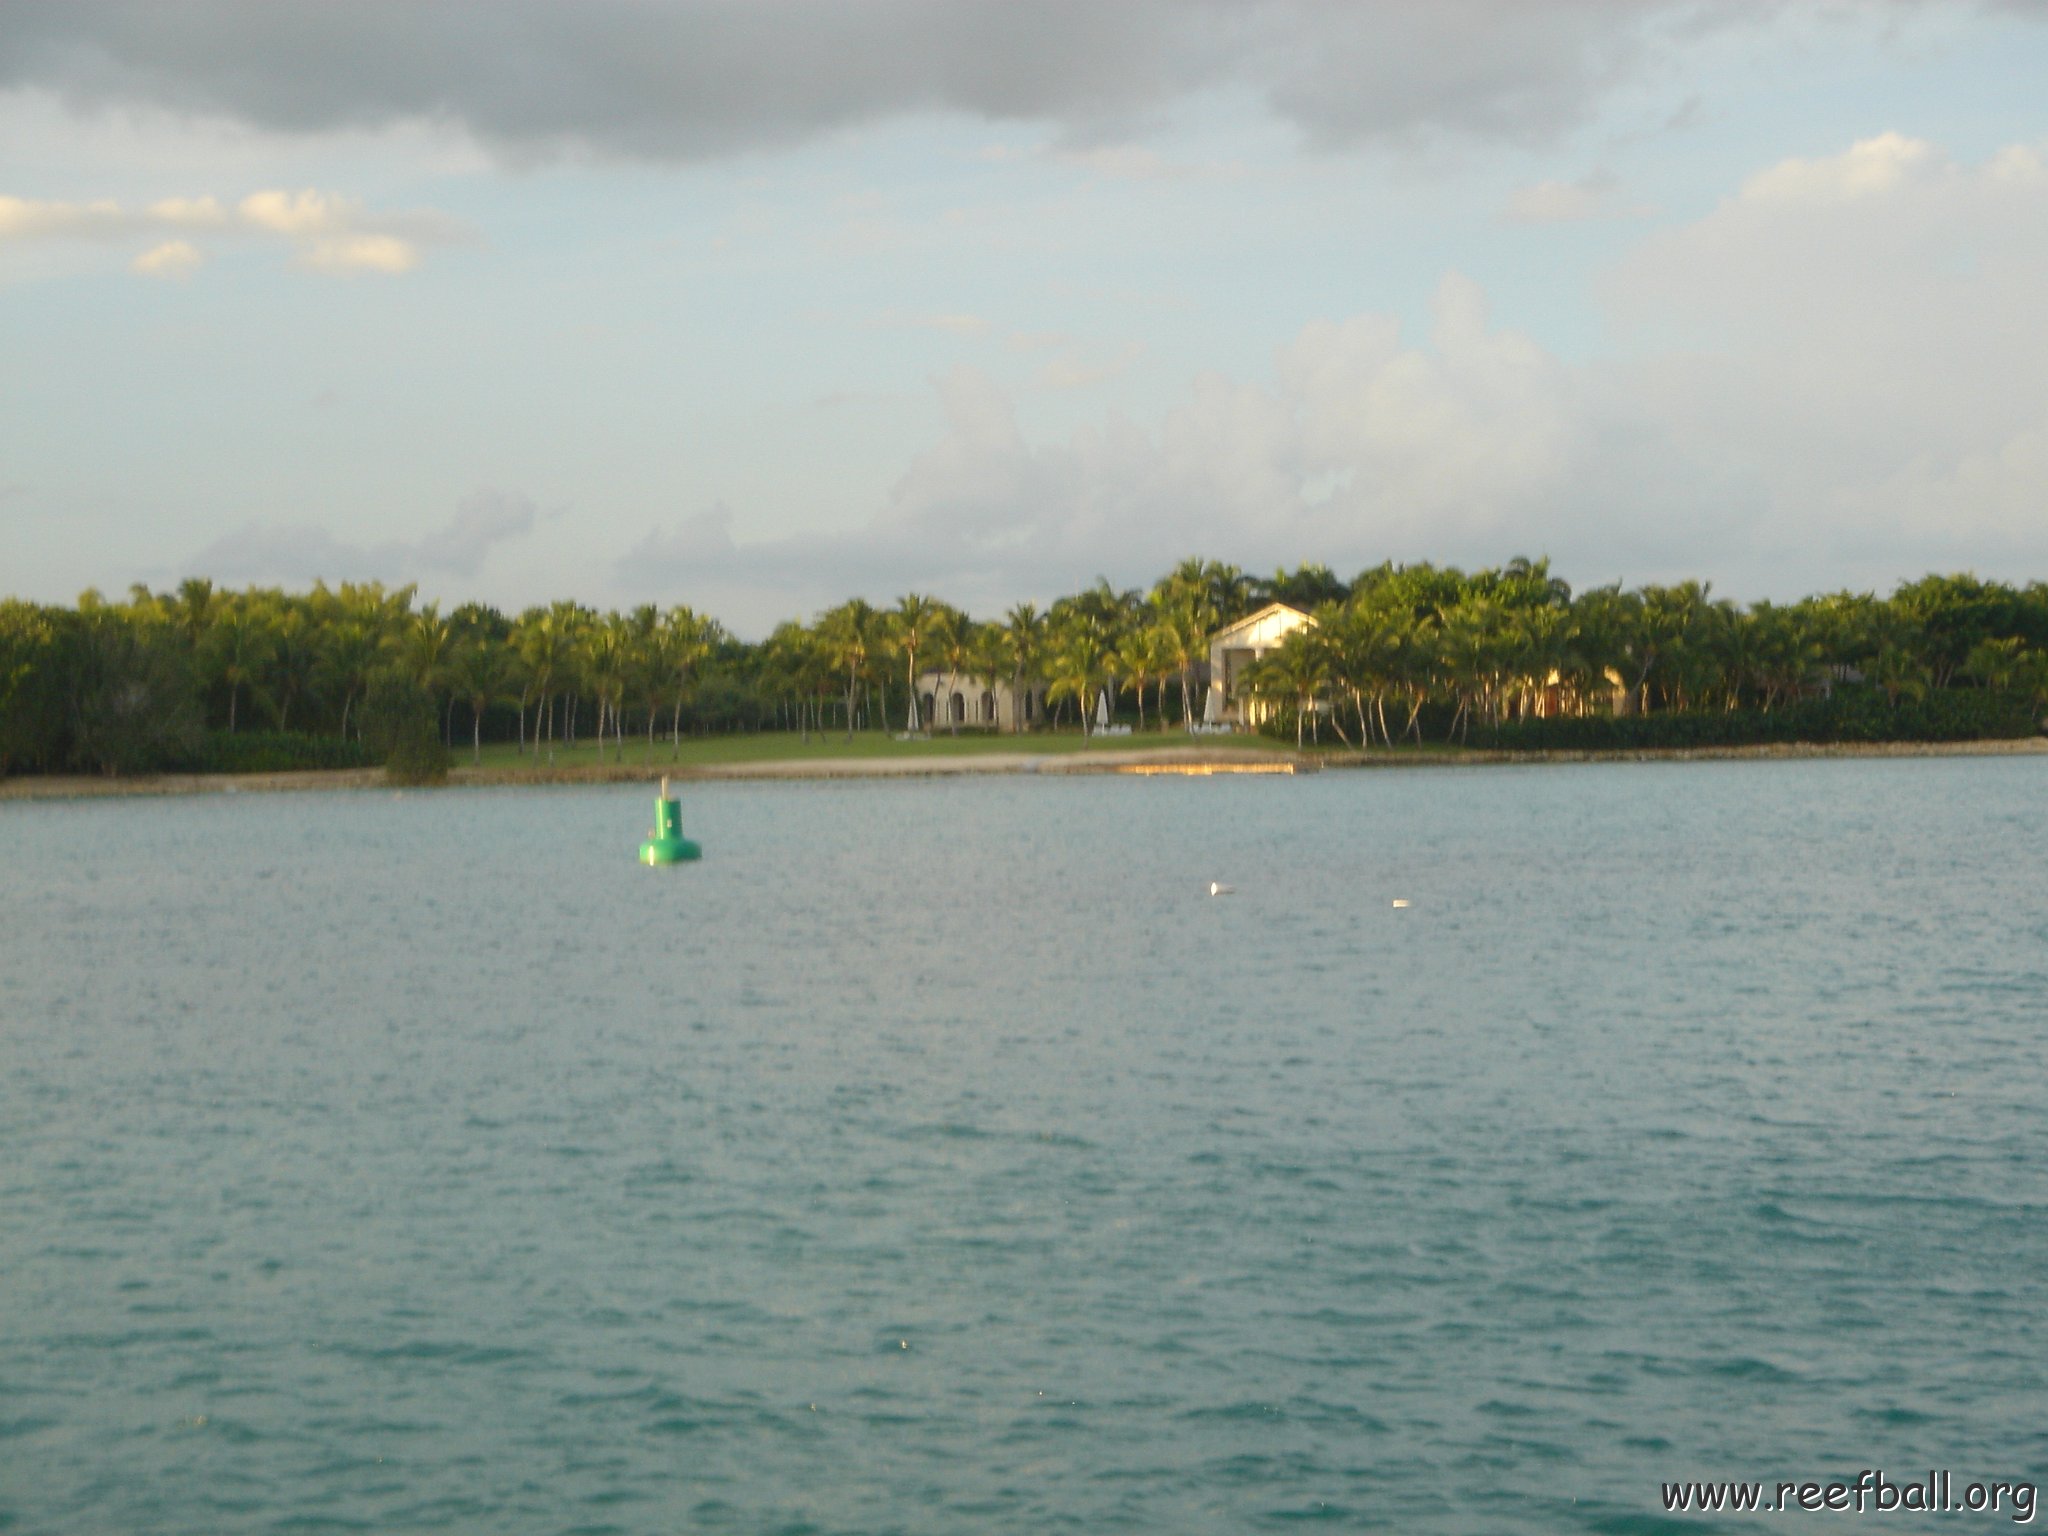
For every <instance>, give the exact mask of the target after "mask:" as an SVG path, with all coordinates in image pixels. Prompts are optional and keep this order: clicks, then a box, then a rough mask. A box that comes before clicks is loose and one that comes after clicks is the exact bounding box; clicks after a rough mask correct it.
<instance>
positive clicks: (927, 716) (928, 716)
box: [923, 694, 932, 725]
mask: <svg viewBox="0 0 2048 1536" xmlns="http://www.w3.org/2000/svg"><path fill="white" fill-rule="evenodd" d="M923 720H924V723H925V724H926V725H930V724H931V723H932V696H931V695H930V694H926V695H925V696H924V712H923Z"/></svg>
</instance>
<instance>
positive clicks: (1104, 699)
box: [1095, 688, 1109, 731]
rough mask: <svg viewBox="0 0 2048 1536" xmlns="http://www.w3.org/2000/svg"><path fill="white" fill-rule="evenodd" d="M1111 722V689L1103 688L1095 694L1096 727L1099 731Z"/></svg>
mask: <svg viewBox="0 0 2048 1536" xmlns="http://www.w3.org/2000/svg"><path fill="white" fill-rule="evenodd" d="M1108 724H1109V690H1108V689H1107V688H1105V689H1103V690H1102V692H1100V693H1098V694H1097V695H1095V728H1096V729H1097V730H1098V731H1099V730H1101V729H1102V728H1103V727H1104V726H1106V725H1108Z"/></svg>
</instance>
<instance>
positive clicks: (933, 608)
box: [889, 592, 945, 731]
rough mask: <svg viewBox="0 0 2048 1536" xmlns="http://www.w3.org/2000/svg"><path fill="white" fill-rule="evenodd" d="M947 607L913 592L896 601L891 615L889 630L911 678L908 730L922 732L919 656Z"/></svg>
mask: <svg viewBox="0 0 2048 1536" xmlns="http://www.w3.org/2000/svg"><path fill="white" fill-rule="evenodd" d="M944 606H945V605H944V604H942V603H940V602H938V601H936V600H935V599H932V598H929V597H926V596H925V595H924V594H922V593H920V592H911V593H908V594H906V595H905V596H903V597H899V598H898V599H897V600H896V609H895V611H894V612H893V613H891V614H890V615H889V627H890V630H891V631H892V633H893V635H894V638H895V641H896V644H897V645H898V646H900V647H901V648H902V651H903V655H904V668H905V672H906V674H907V675H908V677H909V679H910V689H909V692H910V709H909V713H908V721H909V723H908V724H907V726H906V727H905V729H907V730H911V731H915V730H917V729H918V716H917V653H918V650H919V648H920V647H922V646H923V645H924V643H925V639H926V636H927V635H928V634H929V633H930V631H931V627H932V623H933V620H934V619H936V618H937V616H938V614H939V612H940V610H941V609H942V608H943V607H944Z"/></svg>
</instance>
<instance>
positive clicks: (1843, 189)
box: [1742, 133, 1950, 203]
mask: <svg viewBox="0 0 2048 1536" xmlns="http://www.w3.org/2000/svg"><path fill="white" fill-rule="evenodd" d="M1948 169H1950V167H1949V165H1948V162H1947V161H1946V159H1945V158H1944V157H1942V156H1941V155H1940V154H1938V153H1937V152H1936V150H1935V148H1934V146H1933V145H1932V144H1929V143H1928V142H1927V141H1926V140H1924V139H1909V138H1907V137H1906V136H1905V135H1904V134H1900V133H1881V134H1879V135H1877V137H1875V138H1870V139H1864V140H1862V141H1861V142H1859V143H1856V144H1853V145H1851V146H1850V147H1849V148H1848V149H1847V150H1846V151H1844V152H1843V153H1842V154H1839V155H1831V156H1828V157H1826V158H1823V159H1819V160H1798V159H1794V160H1783V161H1780V162H1779V163H1778V164H1776V165H1774V166H1772V167H1771V168H1770V169H1769V170H1767V171H1760V172H1758V173H1757V174H1756V175H1754V176H1752V177H1750V179H1749V180H1748V181H1746V182H1744V183H1743V186H1742V197H1743V200H1744V201H1746V202H1758V203H1844V202H1851V201H1854V200H1855V199H1858V198H1865V197H1880V196H1883V195H1884V194H1886V193H1888V192H1893V191H1896V190H1898V188H1900V187H1901V186H1902V185H1904V184H1905V183H1906V182H1908V181H1911V180H1913V179H1915V178H1920V177H1926V176H1930V175H1934V174H1939V173H1941V172H1943V171H1946V170H1948Z"/></svg>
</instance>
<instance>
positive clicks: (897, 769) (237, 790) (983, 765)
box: [0, 736, 2048, 802]
mask: <svg viewBox="0 0 2048 1536" xmlns="http://www.w3.org/2000/svg"><path fill="white" fill-rule="evenodd" d="M2041 755H2048V737H2042V736H2033V737H2027V738H2023V739H2021V740H2017V741H1957V742H1912V741H1900V742H1875V743H1833V744H1801V743H1794V744H1784V743H1780V744H1773V745H1766V746H1753V747H1689V748H1673V749H1669V750H1663V751H1649V750H1641V751H1624V752H1477V751H1473V752H1458V753H1449V752H1446V753H1431V754H1427V755H1422V754H1414V753H1405V752H1400V753H1389V752H1384V751H1381V752H1317V753H1295V752H1290V751H1286V750H1283V749H1280V748H1274V747H1267V746H1264V745H1258V744H1253V743H1249V742H1247V743H1244V744H1241V745H1234V746H1221V745H1218V744H1215V743H1204V744H1202V745H1199V746H1187V747H1172V748H1163V749H1159V750H1153V751H1128V750H1126V751H1108V752H1060V753H1037V752H985V753H978V754H975V755H972V756H969V755H965V754H963V755H961V756H959V757H911V758H862V757H844V758H811V759H806V760H801V761H794V762H790V761H782V762H773V761H769V762H758V763H711V764H694V765H693V764H678V765H674V766H671V767H667V768H662V767H660V766H658V765H651V764H645V763H624V764H605V765H602V766H598V765H588V766H576V767H561V768H505V767H495V766H493V767H483V768H475V767H455V768H452V769H450V770H449V774H448V785H449V786H450V787H453V788H458V789H473V788H483V787H491V788H500V787H517V786H530V785H548V784H652V783H655V782H656V781H658V780H659V779H661V778H662V777H663V776H664V774H666V776H667V777H668V778H670V779H672V780H674V781H675V782H676V783H679V784H682V783H693V782H705V781H732V780H737V781H761V780H820V779H917V778H948V777H954V776H957V775H961V774H1005V773H1015V774H1021V773H1029V774H1049V775H1059V774H1104V773H1123V774H1132V775H1190V776H1206V775H1212V774H1232V773H1259V774H1299V773H1319V772H1321V771H1323V770H1325V769H1330V770H1337V769H1364V770H1375V769H1391V770H1417V769H1431V768H1499V767H1516V766H1530V765H1534V764H1555V763H1676V762H1723V761H1727V762H1741V761H1751V760H1766V761H1783V760H1785V759H1788V758H1849V757H1856V758H1862V757H2025V756H2041ZM386 782H387V781H386V779H385V777H384V770H383V769H381V768H347V769H336V770H328V771H320V772H307V773H247V774H225V773H214V774H189V773H188V774H156V775H146V776H138V777H135V778H102V777H97V776H94V775H90V774H48V775H30V776H26V777H19V778H9V779H0V802H4V801H9V800H68V799H91V798H99V797H103V796H109V795H124V796H125V795H209V794H215V795H217V794H261V793H273V792H279V791H291V790H301V791H303V790H344V789H382V788H384V787H385V786H386Z"/></svg>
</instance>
